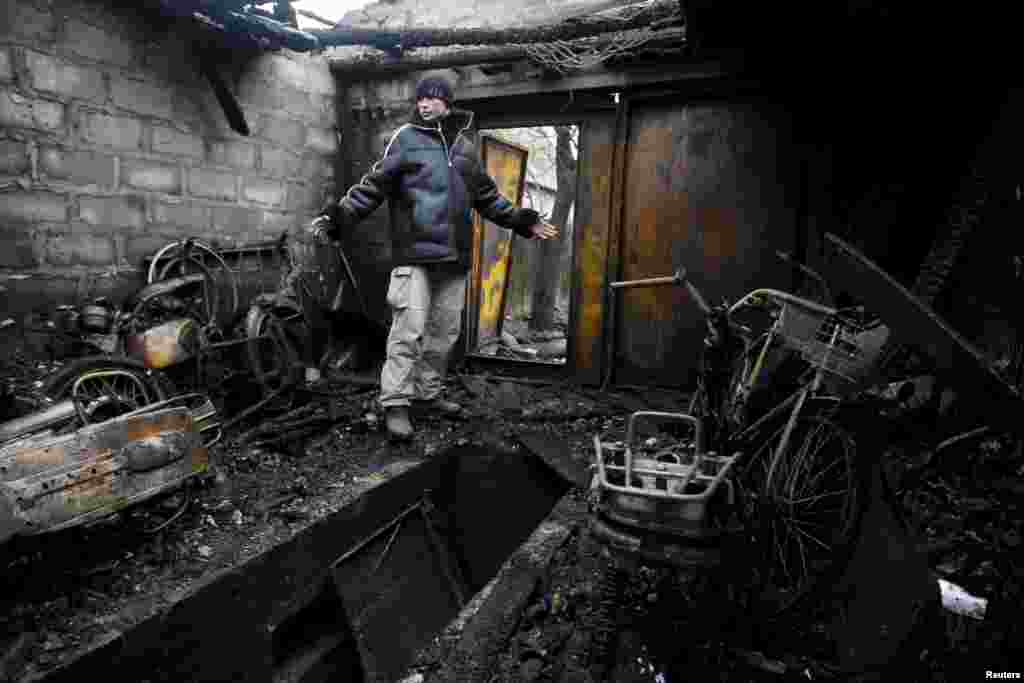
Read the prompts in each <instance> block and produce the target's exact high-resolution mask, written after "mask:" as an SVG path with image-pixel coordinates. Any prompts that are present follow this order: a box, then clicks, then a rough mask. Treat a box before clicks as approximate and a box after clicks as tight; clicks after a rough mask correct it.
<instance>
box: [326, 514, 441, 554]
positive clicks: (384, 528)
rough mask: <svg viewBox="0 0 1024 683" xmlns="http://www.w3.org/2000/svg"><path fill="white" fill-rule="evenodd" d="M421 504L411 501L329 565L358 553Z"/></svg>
mask: <svg viewBox="0 0 1024 683" xmlns="http://www.w3.org/2000/svg"><path fill="white" fill-rule="evenodd" d="M422 505H423V501H417V502H416V503H413V504H412V505H410V506H409V507H407V508H406V509H405V510H402V512H400V513H398V515H396V516H395V517H394V518H393V519H392V520H391V521H390V522H388V523H387V524H385V525H383V526H381V527H378V528H377V529H376V530H375V531H374V532H373V533H372V534H370V535H369V536H367V537H366V538H364V539H363V540H361V541H359V543H356V544H355V545H354V546H352V548H351V549H349V550H348V551H346V552H345V553H344V554H343V555H342V556H341V557H339V558H338V559H336V560H335V561H334V562H333V563H332V564H331V567H332V568H333V567H337V566H338V565H339V564H341V563H343V562H346V561H348V560H349V558H351V557H352V556H354V555H356V554H358V553H359V551H361V550H362V549H363V548H365V547H366V546H368V545H370V544H371V543H373V542H374V541H375V540H377V539H378V538H380V537H381V536H383V535H384V533H385V532H387V530H388V529H390V528H391V527H393V526H394V525H396V524H398V523H399V522H401V521H402V520H403V519H405V518H406V517H408V516H409V515H411V514H412V513H414V512H416V510H417V509H418V508H419V507H420V506H422Z"/></svg>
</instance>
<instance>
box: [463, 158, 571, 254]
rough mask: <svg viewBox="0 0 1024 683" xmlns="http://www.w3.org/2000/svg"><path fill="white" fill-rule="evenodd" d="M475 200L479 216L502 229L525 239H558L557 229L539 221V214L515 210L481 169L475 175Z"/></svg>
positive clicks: (527, 210)
mask: <svg viewBox="0 0 1024 683" xmlns="http://www.w3.org/2000/svg"><path fill="white" fill-rule="evenodd" d="M475 180H476V200H475V201H474V204H473V206H474V208H475V209H476V210H477V211H479V212H480V214H481V215H482V216H483V217H484V218H486V219H487V220H489V221H491V222H492V223H497V224H498V225H500V226H501V227H503V228H509V229H511V230H514V231H515V232H516V233H517V234H519V235H522V236H523V237H526V238H527V239H542V240H547V239H552V238H553V237H558V228H557V227H555V226H554V225H551V224H550V223H545V222H543V221H541V219H540V214H538V213H537V212H536V211H534V210H533V209H519V208H516V206H515V205H514V204H512V202H510V201H509V200H507V199H506V198H505V197H503V196H502V195H501V193H500V192H498V186H497V185H496V184H495V183H494V179H493V178H491V177H490V176H489V175H487V174H486V173H485V172H484V170H483V169H482V168H478V169H477V173H476V179H475Z"/></svg>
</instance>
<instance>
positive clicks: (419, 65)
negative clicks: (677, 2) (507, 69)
mask: <svg viewBox="0 0 1024 683" xmlns="http://www.w3.org/2000/svg"><path fill="white" fill-rule="evenodd" d="M641 33H646V34H648V35H646V36H644V37H645V38H646V40H645V41H644V43H643V44H644V47H645V48H657V47H663V48H670V47H671V48H682V46H683V45H685V38H686V31H685V29H683V28H681V27H675V28H666V29H661V30H658V31H647V32H640V31H620V32H615V33H609V34H605V35H600V36H595V37H593V38H591V39H588V40H587V41H586V43H585V47H586V48H587V49H590V50H595V49H596V50H600V49H604V48H607V47H609V46H611V45H613V44H615V43H616V42H617V41H622V40H623V39H624V38H629V37H636V36H637V35H638V34H641ZM574 42H575V41H574ZM571 45H572V44H571V43H570V48H569V49H571ZM533 55H534V49H533V48H531V47H530V46H529V45H493V46H490V47H473V48H454V49H450V50H446V51H444V52H436V51H433V52H430V53H427V54H407V55H402V56H401V57H396V56H393V55H389V54H387V53H385V52H382V51H377V52H371V53H368V54H363V55H357V56H354V57H349V58H344V59H342V58H337V59H332V60H331V70H332V71H334V72H335V73H338V74H344V75H346V76H349V77H357V76H358V77H362V78H366V77H371V78H372V77H380V78H384V77H388V76H392V75H395V74H401V73H408V72H412V71H425V70H428V69H450V68H455V67H460V66H476V65H479V64H493V63H499V62H515V61H521V60H524V59H529V58H530V57H532V56H533Z"/></svg>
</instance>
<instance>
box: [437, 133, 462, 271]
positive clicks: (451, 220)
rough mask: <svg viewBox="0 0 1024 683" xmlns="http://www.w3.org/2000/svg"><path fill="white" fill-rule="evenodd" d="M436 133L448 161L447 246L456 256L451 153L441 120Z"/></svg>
mask: <svg viewBox="0 0 1024 683" xmlns="http://www.w3.org/2000/svg"><path fill="white" fill-rule="evenodd" d="M437 133H438V135H440V136H441V148H442V149H444V157H445V159H447V161H448V225H449V226H450V229H449V230H448V248H449V249H451V250H452V252H453V253H455V254H456V256H458V251H459V250H458V248H457V247H456V239H455V209H454V205H453V203H452V186H453V185H454V184H455V183H454V179H453V178H452V155H451V152H450V151H449V150H448V141H447V140H445V137H444V130H443V127H442V126H441V122H440V121H438V122H437Z"/></svg>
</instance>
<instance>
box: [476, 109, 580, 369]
mask: <svg viewBox="0 0 1024 683" xmlns="http://www.w3.org/2000/svg"><path fill="white" fill-rule="evenodd" d="M579 133H580V127H579V126H578V125H576V124H559V125H536V126H529V127H517V128H492V129H487V130H485V131H482V133H481V136H480V154H481V161H482V163H483V164H484V167H485V169H486V170H487V173H488V174H489V175H490V176H491V177H492V178H494V180H495V182H496V183H497V185H498V190H499V191H500V192H501V194H502V195H503V196H504V197H506V198H507V199H508V200H509V201H512V202H513V203H515V204H516V205H517V206H520V207H523V208H530V209H534V210H535V211H537V212H538V213H539V214H540V215H541V217H542V220H545V221H546V222H548V223H551V224H553V225H555V226H556V227H558V230H559V236H558V237H557V238H556V239H551V240H529V239H524V238H523V237H521V236H518V235H515V234H514V233H513V232H511V231H509V230H505V229H502V228H500V227H498V226H497V225H495V224H493V223H491V222H490V221H487V220H485V219H483V218H481V217H479V216H478V217H477V219H476V223H475V225H474V253H473V271H472V278H471V286H470V287H469V302H468V308H467V310H468V311H469V312H470V313H469V326H468V327H469V335H468V346H467V350H468V352H469V354H470V355H474V356H483V357H488V358H503V359H509V360H518V361H532V362H540V363H550V364H556V365H562V364H565V362H566V358H567V357H568V344H569V330H570V302H571V291H572V279H573V278H572V274H573V262H574V261H573V244H574V240H573V218H574V215H575V209H576V196H577V162H578V159H579Z"/></svg>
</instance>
